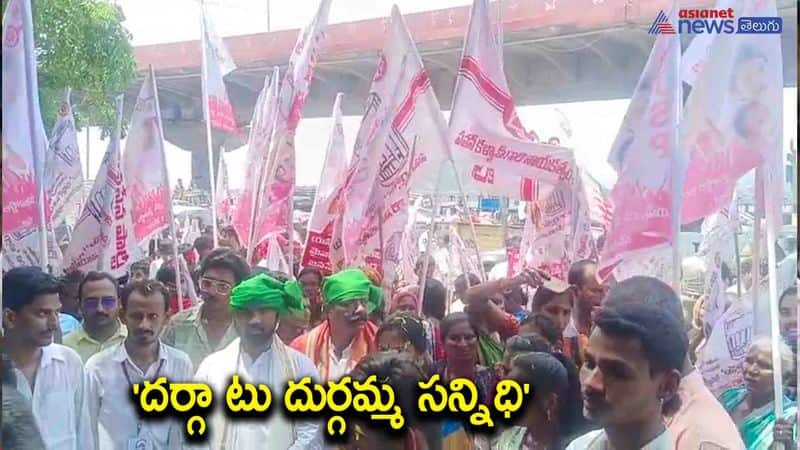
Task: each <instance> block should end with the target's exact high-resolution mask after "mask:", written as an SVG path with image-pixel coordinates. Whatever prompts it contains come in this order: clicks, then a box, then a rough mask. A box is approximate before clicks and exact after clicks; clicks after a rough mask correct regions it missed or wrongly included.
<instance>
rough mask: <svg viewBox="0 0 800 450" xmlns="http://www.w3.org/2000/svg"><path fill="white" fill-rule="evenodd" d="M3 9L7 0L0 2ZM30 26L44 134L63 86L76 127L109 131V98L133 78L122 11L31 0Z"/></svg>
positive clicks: (96, 3) (101, 0) (88, 3)
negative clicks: (34, 51) (70, 98)
mask: <svg viewBox="0 0 800 450" xmlns="http://www.w3.org/2000/svg"><path fill="white" fill-rule="evenodd" d="M3 3H4V4H3V6H4V8H3V10H4V11H5V5H6V3H7V1H4V2H3ZM31 3H32V5H33V27H34V33H35V39H36V52H37V62H38V71H39V102H40V105H41V109H42V120H44V122H45V127H46V129H47V130H50V128H51V127H52V124H53V122H54V121H55V118H56V113H57V111H58V105H59V102H60V101H61V98H62V95H63V93H64V90H65V89H66V88H68V87H69V88H72V103H73V106H74V112H75V115H76V117H75V120H76V121H77V123H78V126H83V125H87V124H88V125H92V126H100V127H103V128H104V129H110V128H111V127H113V125H114V123H115V117H114V113H115V112H114V97H115V96H116V95H117V94H120V93H122V92H123V91H124V90H125V89H126V88H127V87H128V86H130V84H131V82H132V81H133V80H134V78H135V77H136V62H135V60H134V57H133V47H132V46H131V34H130V33H129V32H128V31H127V30H126V29H125V27H123V26H122V22H123V21H124V20H125V17H124V15H123V13H122V10H121V9H120V8H119V7H118V6H116V5H114V4H112V3H110V2H108V1H105V0H35V1H31Z"/></svg>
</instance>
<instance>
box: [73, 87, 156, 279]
mask: <svg viewBox="0 0 800 450" xmlns="http://www.w3.org/2000/svg"><path fill="white" fill-rule="evenodd" d="M121 128H122V96H120V97H118V98H117V126H116V128H115V129H114V132H113V134H112V135H111V139H110V140H109V142H108V149H107V150H106V153H105V155H104V156H103V161H102V162H101V163H100V169H99V171H98V172H97V176H96V177H95V181H94V185H93V186H92V190H91V192H90V193H89V197H88V198H87V199H86V202H85V203H84V207H83V212H82V213H81V216H80V218H79V219H78V223H77V224H75V230H74V231H73V232H72V240H70V242H69V246H68V247H67V250H66V251H65V252H64V269H65V271H66V272H72V271H75V270H80V271H82V272H88V271H90V270H96V271H100V272H107V273H110V274H111V275H112V276H114V277H122V276H123V275H125V273H126V271H127V268H128V266H129V265H130V264H132V263H133V262H135V261H138V260H140V259H141V252H140V250H139V246H138V245H137V243H136V237H135V233H134V228H133V218H132V209H133V208H132V207H131V197H130V192H129V191H128V189H127V186H126V184H125V176H124V173H123V169H122V158H121V155H120V143H119V140H120V131H121Z"/></svg>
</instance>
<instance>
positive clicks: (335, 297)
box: [291, 269, 381, 381]
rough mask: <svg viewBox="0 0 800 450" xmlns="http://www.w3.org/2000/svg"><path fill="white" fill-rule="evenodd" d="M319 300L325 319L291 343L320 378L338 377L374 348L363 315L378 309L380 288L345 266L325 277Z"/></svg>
mask: <svg viewBox="0 0 800 450" xmlns="http://www.w3.org/2000/svg"><path fill="white" fill-rule="evenodd" d="M322 300H323V302H324V307H325V313H326V318H325V320H323V321H322V323H320V324H319V325H318V326H316V327H315V328H313V329H312V330H311V331H309V332H308V333H305V334H303V335H302V336H300V337H298V338H297V339H295V340H294V341H293V342H292V344H291V346H292V348H294V349H296V350H298V351H300V352H302V353H304V354H305V355H306V356H308V357H309V358H311V360H312V361H313V362H314V364H315V365H316V366H317V369H319V371H320V374H321V375H322V380H323V381H328V380H338V379H339V378H341V377H342V376H343V375H345V374H347V373H349V372H350V371H351V370H352V369H353V367H355V365H356V364H357V363H358V361H359V360H360V359H361V358H362V357H363V356H364V355H366V354H367V353H369V352H371V351H374V350H375V333H376V332H377V327H376V326H375V324H374V323H372V322H370V321H369V320H367V314H368V313H371V312H374V311H375V310H377V309H378V308H380V306H381V290H380V288H379V287H377V286H375V285H374V284H372V282H371V281H370V279H369V278H368V277H367V276H366V274H365V273H364V272H363V271H362V270H361V269H347V270H343V271H341V272H338V273H336V274H334V275H331V276H330V277H327V278H325V280H324V281H323V283H322Z"/></svg>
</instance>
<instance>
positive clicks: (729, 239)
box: [698, 198, 737, 336]
mask: <svg viewBox="0 0 800 450" xmlns="http://www.w3.org/2000/svg"><path fill="white" fill-rule="evenodd" d="M736 226H737V223H736V199H735V198H734V200H733V202H732V203H731V205H730V206H729V207H725V208H722V210H721V211H720V212H718V213H716V214H712V215H710V216H708V217H706V219H705V220H704V221H703V225H702V227H701V231H700V232H701V233H702V235H703V238H702V241H700V249H699V251H698V253H699V254H700V255H701V256H703V257H704V258H705V262H706V268H707V273H706V280H705V282H706V285H705V296H706V299H705V303H704V305H703V308H704V310H705V314H704V315H703V327H704V329H705V335H706V336H710V335H711V328H712V327H713V326H714V324H716V323H717V320H718V319H719V318H720V317H721V316H722V314H723V313H724V312H725V309H726V307H727V304H728V301H729V300H728V295H727V293H726V291H727V288H728V287H727V286H726V284H725V282H724V280H723V279H722V263H723V262H724V263H727V264H728V267H732V265H731V263H733V264H734V265H735V257H736V255H735V254H734V253H733V252H730V251H729V250H734V246H733V240H734V239H735V236H734V235H735V233H736ZM726 250H728V251H726Z"/></svg>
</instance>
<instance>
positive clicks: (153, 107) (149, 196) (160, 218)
mask: <svg viewBox="0 0 800 450" xmlns="http://www.w3.org/2000/svg"><path fill="white" fill-rule="evenodd" d="M156 89H157V88H156V80H155V77H154V75H153V72H152V71H151V72H149V73H148V74H147V76H146V77H145V78H144V81H143V82H142V87H141V89H140V90H139V97H138V98H137V99H136V105H135V106H134V107H133V115H132V116H131V124H130V128H129V130H128V136H127V138H126V140H125V151H124V153H123V154H122V171H123V173H124V174H125V183H126V185H127V189H128V195H129V196H130V199H131V204H132V205H133V210H132V213H131V217H132V218H133V234H134V236H135V237H136V243H137V244H139V245H145V244H146V243H147V242H149V241H150V239H151V238H153V237H154V236H156V235H157V234H158V233H160V232H161V231H163V230H164V229H166V228H167V227H169V220H170V210H169V208H171V207H172V199H171V195H170V189H169V181H168V178H167V167H166V159H165V156H164V141H163V140H162V136H163V131H162V128H161V127H162V125H161V114H160V113H159V111H158V110H157V108H158V99H157V98H156V95H157V91H156Z"/></svg>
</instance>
